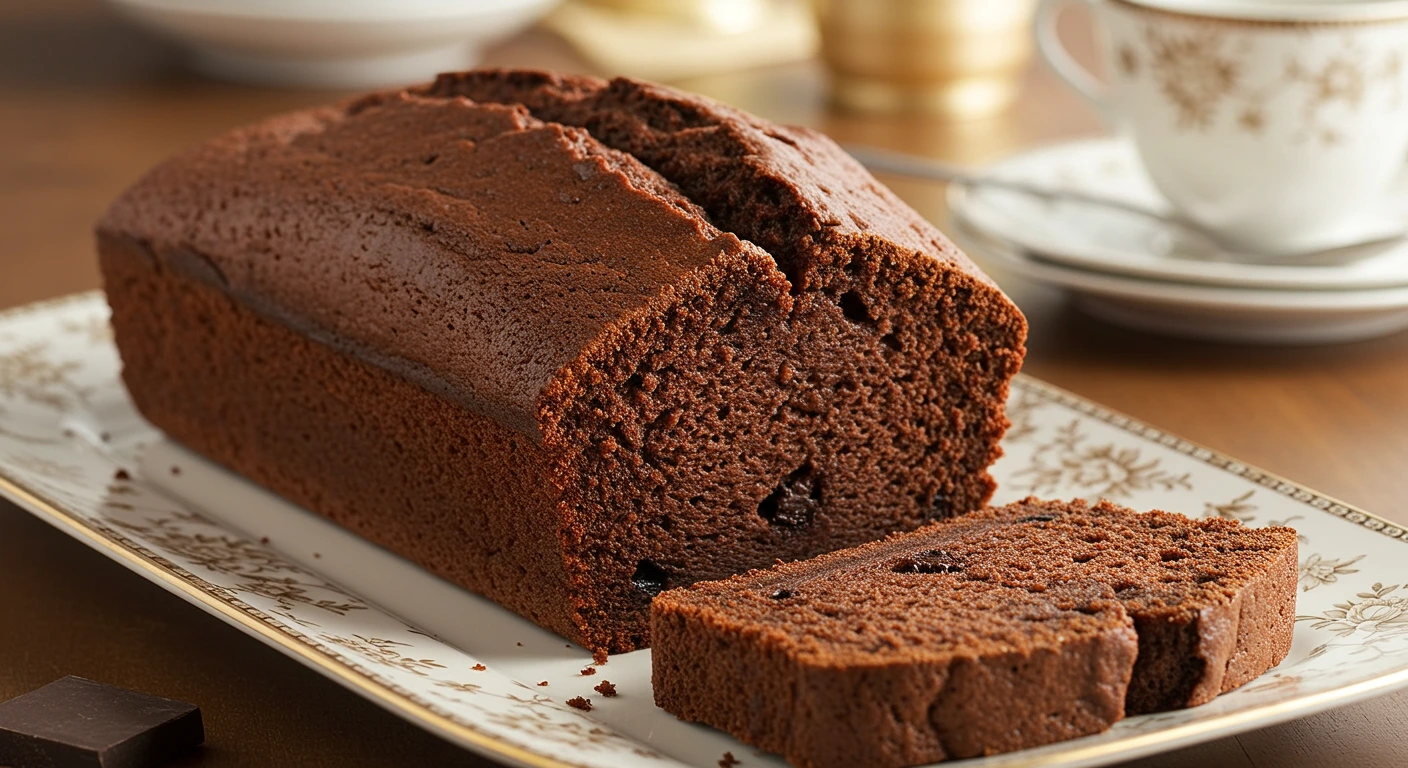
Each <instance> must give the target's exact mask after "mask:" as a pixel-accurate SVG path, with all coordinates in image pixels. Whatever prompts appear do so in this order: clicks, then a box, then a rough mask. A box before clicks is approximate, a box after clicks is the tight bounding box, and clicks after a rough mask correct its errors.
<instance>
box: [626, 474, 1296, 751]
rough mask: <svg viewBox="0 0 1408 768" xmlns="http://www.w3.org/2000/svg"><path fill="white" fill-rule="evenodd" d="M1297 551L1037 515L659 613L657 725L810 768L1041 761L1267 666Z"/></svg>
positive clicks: (895, 542) (1271, 540)
mask: <svg viewBox="0 0 1408 768" xmlns="http://www.w3.org/2000/svg"><path fill="white" fill-rule="evenodd" d="M1296 551H1297V542H1296V536H1295V532H1294V531H1292V530H1290V529H1287V528H1263V529H1251V528H1246V527H1243V526H1242V525H1240V524H1239V523H1236V522H1234V521H1227V520H1221V519H1213V520H1192V519H1189V518H1187V517H1184V516H1182V515H1176V514H1170V513H1165V512H1150V513H1144V514H1141V513H1138V512H1135V511H1133V510H1130V509H1126V508H1123V507H1118V506H1115V505H1113V504H1109V503H1103V502H1102V503H1100V504H1098V505H1095V506H1093V507H1092V506H1090V505H1088V504H1086V503H1084V502H1079V501H1076V502H1069V503H1062V502H1042V501H1037V500H1035V499H1028V500H1026V501H1023V502H1019V503H1016V504H1012V505H1008V506H1006V507H1001V508H995V509H987V510H982V511H979V512H977V513H974V514H971V515H965V516H963V517H960V518H956V519H953V520H949V521H945V522H941V523H936V524H934V525H931V526H928V527H925V528H923V529H920V530H918V531H913V532H909V533H904V534H897V535H895V536H892V537H890V538H888V539H886V540H884V541H880V542H874V543H870V544H865V545H862V546H859V547H855V548H852V549H849V550H843V551H839V552H834V553H831V554H827V555H822V556H820V557H817V558H813V559H811V560H806V561H799V562H793V563H785V564H779V565H776V566H774V567H773V568H770V569H768V570H760V571H753V572H750V573H747V574H744V575H740V576H734V577H732V578H730V579H726V580H721V581H716V582H707V583H699V584H695V585H693V586H690V587H687V588H682V589H676V590H671V591H668V592H665V593H663V594H661V595H660V596H659V597H657V598H656V599H655V603H654V607H653V615H652V649H653V650H652V669H653V672H652V684H653V687H654V691H655V699H656V703H657V704H658V705H659V706H661V707H663V708H665V709H666V710H668V711H669V712H671V713H673V714H675V715H677V716H679V717H682V718H684V719H686V720H691V721H696V722H701V723H705V724H708V725H712V726H714V727H717V728H720V729H722V730H725V731H728V732H729V733H731V734H733V735H734V736H736V737H738V738H739V739H741V740H742V741H745V742H747V743H749V744H753V745H755V746H758V747H761V748H763V749H767V750H770V751H773V752H778V753H780V754H782V755H783V756H784V757H785V758H786V759H787V760H788V761H789V762H791V763H792V764H794V765H797V766H800V767H802V768H829V767H830V766H845V765H878V766H891V767H892V768H898V766H907V765H917V764H922V763H927V762H935V761H940V760H946V759H952V758H960V757H973V756H979V755H984V754H994V753H998V752H1006V751H1011V750H1015V749H1022V748H1026V747H1032V746H1038V745H1041V744H1046V743H1050V742H1054V741H1059V740H1062V739H1068V738H1074V737H1076V736H1080V735H1084V734H1089V733H1094V732H1097V731H1100V730H1104V729H1106V728H1108V727H1109V726H1110V725H1111V724H1112V723H1113V722H1115V721H1116V720H1118V719H1119V718H1120V717H1122V716H1123V715H1124V714H1126V713H1129V714H1134V713H1139V712H1148V711H1154V710H1159V709H1170V708H1175V707H1186V706H1193V705H1196V704H1201V703H1204V702H1206V701H1208V700H1210V699H1211V698H1213V697H1214V696H1216V695H1217V694H1218V693H1220V692H1223V691H1227V690H1230V689H1232V688H1235V687H1236V686H1238V685H1241V684H1243V683H1245V682H1247V681H1248V680H1250V679H1252V678H1254V677H1256V676H1257V675H1259V674H1261V673H1262V672H1264V671H1266V670H1267V669H1269V668H1271V667H1272V666H1275V665H1276V664H1277V663H1279V662H1280V660H1281V659H1282V658H1284V657H1285V655H1286V653H1287V652H1288V651H1289V648H1290V637H1291V628H1292V625H1293V623H1294V615H1295V584H1296Z"/></svg>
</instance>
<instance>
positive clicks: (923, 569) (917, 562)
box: [890, 549, 963, 573]
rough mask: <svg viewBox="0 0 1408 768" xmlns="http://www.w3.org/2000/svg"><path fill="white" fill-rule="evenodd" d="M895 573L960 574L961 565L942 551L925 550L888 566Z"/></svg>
mask: <svg viewBox="0 0 1408 768" xmlns="http://www.w3.org/2000/svg"><path fill="white" fill-rule="evenodd" d="M890 570H892V571H894V572H895V573H960V572H962V571H963V565H962V564H961V563H959V562H958V560H957V559H956V558H955V557H953V556H952V555H950V554H949V553H947V552H945V551H943V550H942V549H926V550H924V551H923V552H919V553H916V554H913V555H910V556H909V557H901V558H900V559H898V560H896V561H895V562H894V563H892V564H891V565H890Z"/></svg>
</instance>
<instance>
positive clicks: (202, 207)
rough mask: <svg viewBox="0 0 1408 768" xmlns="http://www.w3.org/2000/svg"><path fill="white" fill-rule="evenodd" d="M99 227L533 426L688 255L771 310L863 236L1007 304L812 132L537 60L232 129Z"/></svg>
mask: <svg viewBox="0 0 1408 768" xmlns="http://www.w3.org/2000/svg"><path fill="white" fill-rule="evenodd" d="M623 150H624V151H623ZM99 236H100V237H111V238H125V239H130V240H135V241H137V242H139V243H140V244H141V245H142V246H143V247H144V248H145V249H146V250H147V251H149V252H151V253H152V254H153V255H154V257H155V258H156V259H158V260H159V261H160V262H161V263H163V264H164V265H165V266H166V267H168V268H171V269H176V270H181V271H183V272H185V273H186V274H188V275H189V276H193V277H196V278H198V279H203V280H206V281H208V282H210V283H212V284H215V285H218V286H219V287H221V288H222V289H224V290H226V291H228V292H229V293H230V294H232V295H233V296H235V297H236V298H237V299H239V300H240V301H242V302H245V303H246V304H248V305H250V306H252V307H254V308H256V309H257V310H259V311H261V312H263V313H265V314H267V315H269V316H272V317H274V318H276V319H279V320H281V321H283V322H286V323H288V324H289V325H291V326H293V327H295V328H297V329H299V330H300V331H302V332H304V333H306V334H308V335H309V336H311V337H313V338H317V339H319V340H321V341H324V342H327V343H330V344H332V345H334V346H336V347H339V348H341V349H343V350H344V351H347V352H349V353H352V354H356V355H359V356H361V357H363V358H364V359H367V360H369V361H371V362H373V363H375V364H378V365H382V366H386V367H389V368H392V369H394V370H396V371H397V372H399V373H401V374H402V375H405V376H407V377H408V378H411V379H413V380H415V381H417V382H418V383H420V384H421V385H423V386H425V387H427V388H428V389H430V390H432V391H435V392H437V393H439V394H442V395H444V396H447V397H451V398H452V399H455V400H457V401H459V402H462V403H464V404H466V405H467V406H469V407H472V408H474V409H475V410H478V411H480V412H483V413H485V414H487V415H489V416H491V417H493V418H495V419H496V420H498V421H500V422H501V423H503V424H504V425H506V426H509V427H511V428H513V429H516V430H518V431H521V432H523V433H525V434H528V435H529V436H531V437H534V438H535V439H542V435H543V431H544V419H545V406H544V401H545V398H546V393H548V392H550V391H551V390H552V389H553V386H557V385H561V382H562V381H568V384H566V385H561V386H567V387H568V388H569V389H571V388H574V387H576V388H579V387H580V385H581V384H582V382H576V381H574V380H571V379H572V376H573V375H586V374H585V373H583V372H582V369H581V367H580V366H578V368H574V364H576V363H579V362H580V361H581V360H582V359H584V358H585V357H590V356H592V355H603V354H609V352H610V348H611V347H612V346H613V345H619V344H624V343H626V342H627V341H629V340H628V339H625V338H624V337H623V334H627V335H628V333H629V332H628V331H626V330H623V328H625V325H626V324H628V321H629V322H636V323H639V322H644V321H643V320H642V318H648V317H649V316H650V315H651V314H652V313H655V312H657V311H658V310H659V308H660V307H661V306H663V305H664V304H665V303H668V302H669V301H671V300H674V299H676V298H678V296H679V295H680V292H681V291H682V290H684V289H685V288H686V287H687V286H689V285H690V284H691V281H694V282H698V281H699V280H700V279H701V278H700V275H701V274H702V273H703V272H704V271H707V270H711V269H712V270H718V269H726V270H729V271H730V272H731V274H732V275H733V277H732V278H731V279H735V280H744V281H749V283H750V285H752V286H753V287H754V288H755V289H756V290H757V291H758V292H760V294H762V295H763V296H764V297H766V300H767V301H769V302H771V303H773V304H774V305H775V306H776V307H778V308H779V309H780V310H782V311H786V310H787V309H788V308H789V307H790V306H791V301H792V296H794V295H796V294H797V293H800V292H803V291H809V290H820V289H824V288H825V286H826V285H827V284H828V282H829V281H830V280H831V279H832V276H833V275H834V274H838V273H839V270H842V269H844V268H845V267H846V265H847V264H850V263H852V262H856V261H857V260H858V259H859V257H860V255H862V254H865V255H867V256H868V257H870V258H872V259H874V260H877V261H878V262H883V263H884V264H894V265H900V266H905V267H906V268H909V269H914V268H918V269H919V270H920V271H921V272H923V271H934V272H937V271H943V272H957V273H961V274H963V275H966V276H969V277H971V281H970V282H971V287H970V288H968V289H967V290H971V291H974V292H979V293H983V294H991V296H990V297H989V298H988V299H987V301H988V302H989V303H994V304H998V305H1001V306H1003V307H1005V308H1006V310H1007V311H1012V312H1015V310H1012V309H1011V308H1010V304H1008V303H1007V301H1006V299H1005V297H1002V295H1001V293H1000V292H999V291H997V289H996V288H995V287H993V286H992V284H991V282H990V281H988V280H987V278H986V277H985V276H983V275H982V273H981V272H980V271H979V270H978V269H977V267H975V266H974V265H973V264H972V262H970V261H969V260H968V259H967V258H966V257H965V256H963V255H962V253H960V252H959V251H958V250H957V249H955V248H954V247H953V246H952V245H951V244H950V243H949V242H948V240H947V239H945V238H944V237H943V236H942V235H941V234H940V233H939V232H938V231H937V230H936V229H934V228H933V227H932V226H931V225H929V224H928V223H927V222H925V221H924V220H923V219H922V218H921V217H919V215H918V214H916V213H915V212H914V211H913V210H911V209H910V208H909V207H908V206H906V205H904V204H903V203H902V202H900V201H899V200H898V199H897V198H896V197H895V196H894V195H893V194H892V193H891V192H889V190H887V189H885V188H884V187H883V186H881V185H880V184H878V183H877V182H876V181H875V180H874V179H873V178H872V177H871V176H870V175H869V174H868V173H866V172H865V171H864V170H863V169H862V168H860V166H859V165H857V164H856V163H855V162H854V161H853V160H852V159H851V158H849V156H847V155H846V154H845V153H844V152H842V151H841V150H840V149H839V148H838V147H837V146H836V145H835V144H834V143H832V142H831V141H830V140H828V139H826V138H825V137H823V136H821V135H820V134H817V133H815V132H813V131H809V130H806V129H800V128H789V127H782V126H777V125H773V124H771V123H768V122H766V121H763V120H760V119H759V118H756V117H753V116H751V115H747V114H745V113H743V112H740V111H738V110H735V109H732V108H730V107H727V106H724V105H722V104H719V103H717V102H713V101H711V100H708V99H705V98H702V97H698V96H693V95H689V94H685V93H682V92H679V91H675V90H673V89H669V88H665V87H663V86H657V85H653V84H648V83H641V82H637V81H632V80H625V79H618V80H614V81H610V82H608V81H603V80H597V79H592V78H581V77H560V76H557V75H553V74H550V73H544V72H531V71H482V72H471V73H462V74H456V75H445V76H442V77H441V78H440V79H439V80H437V81H436V82H435V83H433V84H430V85H427V86H423V87H419V88H412V89H408V90H402V91H395V92H386V93H379V94H374V95H372V96H369V97H363V98H360V99H356V100H353V101H349V102H347V103H344V104H342V105H339V106H335V107H328V108H319V109H311V110H305V111H301V112H296V113H292V114H288V115H282V116H278V117H275V118H271V119H269V120H266V121H264V122H261V123H258V124H255V125H252V126H249V127H245V128H241V129H237V130H235V131H232V132H230V133H227V134H225V135H223V136H220V137H218V138H215V139H213V140H210V141H208V142H206V143H204V144H201V145H199V146H197V147H195V148H193V149H191V150H189V151H187V152H185V153H183V154H181V155H179V156H177V157H175V158H173V159H171V160H169V161H167V162H166V163H163V164H162V165H160V166H158V167H157V168H155V169H154V170H152V171H151V172H150V173H149V174H148V175H147V176H146V177H144V178H143V179H142V180H141V181H140V182H139V183H138V184H136V185H135V186H133V187H132V188H130V189H129V190H128V191H127V192H126V193H125V194H124V195H123V196H122V197H121V198H119V199H118V200H117V201H116V202H115V203H114V204H113V206H112V207H111V209H110V210H109V211H108V213H107V215H106V216H105V217H104V219H103V220H102V222H101V223H100V225H99ZM574 370H575V371H576V372H577V373H576V374H573V373H572V372H573V371H574ZM554 382H557V383H558V384H557V385H555V384H554ZM588 383H589V382H588ZM559 388H560V387H559Z"/></svg>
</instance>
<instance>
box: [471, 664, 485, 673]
mask: <svg viewBox="0 0 1408 768" xmlns="http://www.w3.org/2000/svg"><path fill="white" fill-rule="evenodd" d="M470 669H472V670H474V671H475V672H483V671H484V670H486V669H488V667H486V666H484V665H483V664H475V665H474V666H472V667H470Z"/></svg>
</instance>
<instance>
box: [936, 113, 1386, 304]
mask: <svg viewBox="0 0 1408 768" xmlns="http://www.w3.org/2000/svg"><path fill="white" fill-rule="evenodd" d="M985 175H987V176H990V177H994V178H1001V179H1005V180H1011V181H1020V182H1023V183H1026V184H1033V185H1038V186H1041V187H1045V188H1052V189H1070V190H1075V191H1079V192H1082V193H1085V194H1087V195H1094V196H1100V197H1106V198H1111V199H1115V200H1121V201H1125V202H1129V203H1135V204H1138V205H1140V206H1142V207H1145V208H1148V209H1150V210H1153V211H1159V212H1167V211H1168V210H1169V209H1170V206H1169V204H1168V202H1167V201H1166V200H1164V198H1163V197H1162V196H1161V195H1160V194H1159V193H1158V191H1157V190H1156V189H1155V188H1154V185H1153V183H1152V182H1150V181H1149V178H1148V176H1147V175H1146V174H1145V173H1144V170H1143V168H1142V166H1141V165H1140V162H1139V158H1138V154H1137V153H1136V151H1135V149H1134V146H1133V144H1132V143H1131V142H1129V141H1128V140H1126V139H1119V138H1107V139H1089V140H1080V141H1072V142H1067V143H1062V144H1055V145H1051V146H1047V147H1043V148H1040V149H1035V150H1032V151H1029V152H1023V153H1020V154H1017V155H1014V156H1012V157H1010V158H1007V159H1005V160H1003V161H1001V162H999V163H997V164H995V165H993V166H990V167H989V168H988V169H987V170H986V173H985ZM949 208H950V210H951V211H952V214H953V216H954V217H955V218H958V219H962V220H963V221H965V222H966V223H967V224H969V225H970V226H972V227H973V228H975V229H976V230H977V231H978V232H982V233H988V234H993V235H996V236H998V237H1000V238H1002V239H1003V240H1006V241H1009V242H1010V243H1012V244H1013V245H1015V246H1016V247H1018V248H1019V249H1021V250H1023V251H1025V252H1026V253H1027V254H1028V256H1029V258H1030V259H1031V260H1034V261H1042V262H1047V263H1050V264H1051V265H1053V266H1055V265H1059V266H1065V267H1074V268H1079V269H1082V270H1086V271H1090V272H1102V273H1106V274H1110V275H1121V276H1126V277H1135V278H1141V279H1144V280H1157V281H1160V282H1178V283H1187V284H1196V285H1205V286H1219V287H1237V288H1248V289H1251V288H1255V289H1277V290H1297V291H1326V290H1364V289H1382V288H1391V287H1400V286H1408V241H1404V242H1400V243H1398V244H1395V245H1390V246H1385V247H1383V248H1382V250H1381V251H1380V252H1378V253H1376V254H1374V255H1372V256H1370V257H1369V258H1366V259H1364V260H1362V261H1358V262H1355V263H1353V264H1347V265H1341V266H1296V265H1291V264H1277V265H1265V264H1243V263H1234V262H1229V261H1219V260H1215V259H1216V256H1215V255H1212V254H1208V253H1200V252H1198V251H1197V248H1196V246H1195V245H1192V244H1189V243H1186V242H1180V240H1179V237H1178V234H1177V232H1178V230H1177V228H1176V227H1168V226H1164V225H1161V224H1160V223H1159V222H1158V221H1157V220H1155V219H1151V218H1147V217H1143V216H1135V215H1131V214H1127V213H1121V212H1119V211H1118V210H1117V209H1105V208H1097V207H1093V206H1089V205H1084V204H1079V203H1074V202H1070V203H1068V202H1050V201H1044V200H1041V199H1039V198H1036V197H1034V196H1031V195H1025V194H1022V193H1019V192H1011V191H1006V190H999V189H992V188H987V189H972V188H965V187H962V186H959V185H952V186H950V187H949ZM1405 223H1408V174H1405V177H1404V178H1403V179H1400V181H1399V183H1398V184H1397V185H1396V187H1395V188H1394V191H1393V194H1391V195H1389V196H1388V197H1387V198H1386V199H1385V201H1384V204H1383V207H1382V209H1381V210H1379V211H1374V212H1373V213H1372V215H1371V216H1370V217H1369V221H1368V222H1366V225H1365V232H1364V239H1366V240H1367V239H1370V238H1372V237H1375V236H1381V235H1383V234H1386V233H1388V232H1396V231H1400V230H1402V229H1403V228H1404V225H1405Z"/></svg>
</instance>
